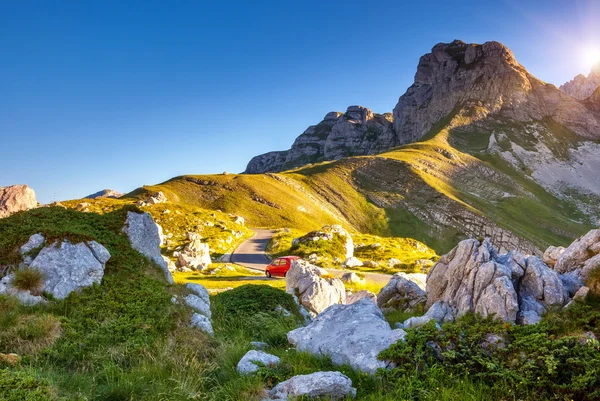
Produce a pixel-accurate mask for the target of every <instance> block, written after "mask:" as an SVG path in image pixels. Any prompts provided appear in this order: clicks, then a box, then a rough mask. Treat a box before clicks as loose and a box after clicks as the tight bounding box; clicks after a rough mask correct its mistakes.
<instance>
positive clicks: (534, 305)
mask: <svg viewBox="0 0 600 401" xmlns="http://www.w3.org/2000/svg"><path fill="white" fill-rule="evenodd" d="M519 284H520V285H519V302H520V307H519V318H520V320H521V321H522V322H524V323H525V322H527V321H539V320H540V319H541V316H542V315H544V314H545V313H546V312H547V311H548V310H550V309H558V308H562V307H563V306H564V305H566V304H567V303H568V302H569V295H568V291H567V290H566V289H565V287H564V285H563V280H561V277H560V275H559V274H558V273H556V272H555V271H554V270H552V269H550V268H549V267H548V266H546V264H544V262H542V260H541V259H539V258H538V257H535V256H530V257H528V258H527V268H526V269H525V274H524V275H523V277H522V278H521V280H520V283H519ZM533 312H535V314H537V315H538V316H539V318H536V317H535V316H534V315H533Z"/></svg>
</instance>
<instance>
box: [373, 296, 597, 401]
mask: <svg viewBox="0 0 600 401" xmlns="http://www.w3.org/2000/svg"><path fill="white" fill-rule="evenodd" d="M597 319H598V312H597V311H594V310H593V309H591V308H589V307H586V306H575V307H574V310H573V311H567V312H565V313H564V314H558V315H554V316H550V317H549V318H548V319H546V320H544V321H543V322H542V323H540V324H537V325H532V326H513V325H510V324H506V323H502V322H498V321H494V320H492V319H491V318H488V319H481V318H479V317H477V316H474V315H467V316H465V317H463V318H461V319H459V320H458V321H456V322H453V323H448V324H445V325H444V326H443V330H441V331H439V330H437V329H436V328H435V323H434V322H430V323H429V324H428V325H426V326H423V327H421V328H419V329H410V330H408V333H407V335H406V337H405V341H403V342H399V343H397V344H395V345H393V346H392V347H390V348H389V349H388V350H386V351H384V352H382V353H381V355H380V357H381V358H382V359H384V360H389V361H391V362H393V363H394V364H396V365H397V366H396V367H395V368H394V369H392V370H390V371H389V372H382V373H381V375H382V376H383V377H384V378H385V379H386V380H387V381H388V383H390V384H391V385H393V384H392V383H394V382H396V381H397V380H398V378H400V377H406V376H407V375H415V376H416V377H419V378H420V379H421V380H426V378H427V376H428V375H429V373H430V372H431V370H432V369H442V370H443V371H444V372H445V373H446V374H447V375H449V376H460V377H465V376H467V377H470V378H472V379H476V380H478V381H480V382H481V383H483V384H485V385H486V386H488V387H489V388H491V389H493V390H494V392H500V393H502V394H504V397H511V398H512V397H520V398H523V399H530V398H531V397H534V398H535V397H538V398H544V399H553V398H554V399H567V398H568V399H578V400H592V399H598V398H600V376H598V372H599V371H600V353H599V352H598V351H599V350H600V344H599V343H598V341H596V340H593V339H589V338H586V337H584V336H582V332H583V331H584V330H589V329H591V324H596V321H597ZM575 326H576V327H575ZM594 330H595V331H596V333H595V334H596V335H598V332H597V331H598V326H595V329H594ZM490 333H493V334H496V335H497V336H499V337H500V338H502V339H503V340H502V341H503V342H504V343H505V345H504V346H483V344H484V342H485V339H486V336H487V335H488V334H490Z"/></svg>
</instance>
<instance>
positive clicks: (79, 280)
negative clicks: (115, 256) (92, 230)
mask: <svg viewBox="0 0 600 401" xmlns="http://www.w3.org/2000/svg"><path fill="white" fill-rule="evenodd" d="M35 251H39V252H37V254H35V255H34V254H33V253H34V252H35ZM20 254H21V257H22V259H23V264H22V265H21V267H20V268H29V269H35V270H38V271H40V272H41V273H42V285H41V288H40V289H39V291H40V293H41V292H46V293H48V294H51V295H52V296H54V297H55V298H57V299H64V298H66V297H67V296H68V295H69V294H70V293H71V292H73V291H78V290H80V289H82V288H85V287H89V286H91V285H93V284H100V283H101V281H102V277H103V276H104V269H105V266H106V262H108V260H109V259H110V253H109V252H108V250H107V249H106V248H105V247H104V246H102V245H101V244H99V243H98V242H96V241H87V242H79V243H76V244H74V243H72V242H70V241H69V240H68V239H64V240H62V241H55V242H53V243H52V244H46V239H45V238H44V236H43V235H42V234H34V235H32V236H31V237H30V238H29V241H27V243H26V244H24V245H23V246H21V248H20ZM32 295H33V294H32ZM37 295H39V294H37Z"/></svg>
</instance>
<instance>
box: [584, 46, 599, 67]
mask: <svg viewBox="0 0 600 401" xmlns="http://www.w3.org/2000/svg"><path fill="white" fill-rule="evenodd" d="M584 62H585V65H586V66H587V67H590V68H591V67H593V66H595V65H596V64H598V63H600V49H599V48H597V47H590V48H588V49H587V50H586V51H585V53H584Z"/></svg>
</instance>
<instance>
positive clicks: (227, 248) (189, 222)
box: [62, 199, 253, 259]
mask: <svg viewBox="0 0 600 401" xmlns="http://www.w3.org/2000/svg"><path fill="white" fill-rule="evenodd" d="M81 203H86V204H88V206H86V207H85V209H87V210H88V211H89V212H93V213H98V214H104V213H110V212H112V211H115V210H118V209H121V208H123V207H133V205H134V204H135V202H134V200H133V199H95V200H94V199H80V200H73V201H67V202H63V203H62V204H63V205H64V206H66V207H68V208H72V209H81V208H80V207H79V205H80V204H81ZM141 210H143V211H144V212H148V213H149V214H150V215H151V216H152V218H153V219H154V221H155V222H156V223H158V224H160V226H161V227H162V228H163V233H164V235H165V236H167V247H166V248H165V249H164V250H163V253H165V254H167V255H171V254H172V253H173V251H174V250H175V249H176V248H178V247H180V246H182V245H185V244H186V243H187V238H186V233H187V232H194V233H198V234H200V235H201V236H202V237H203V239H202V241H203V242H205V243H207V244H208V246H209V248H210V252H211V256H212V257H213V258H215V259H216V258H219V257H221V256H222V255H223V254H225V253H228V252H231V251H232V250H234V249H235V248H236V247H237V246H238V245H239V244H240V243H241V242H243V241H244V240H246V239H248V238H250V237H251V236H252V235H253V234H252V231H251V230H249V229H248V228H247V227H246V226H245V225H241V224H236V223H235V217H234V216H230V215H229V214H227V213H224V212H220V211H211V210H205V209H202V208H199V207H196V206H192V205H187V204H179V203H172V202H167V203H160V204H156V205H149V206H144V207H142V208H141Z"/></svg>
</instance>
